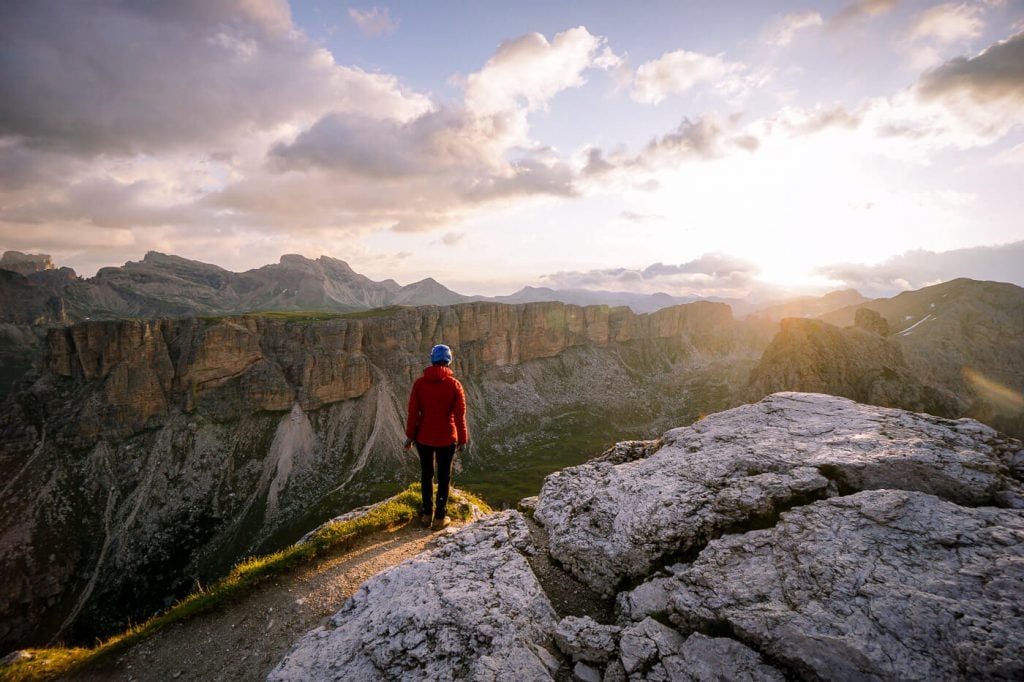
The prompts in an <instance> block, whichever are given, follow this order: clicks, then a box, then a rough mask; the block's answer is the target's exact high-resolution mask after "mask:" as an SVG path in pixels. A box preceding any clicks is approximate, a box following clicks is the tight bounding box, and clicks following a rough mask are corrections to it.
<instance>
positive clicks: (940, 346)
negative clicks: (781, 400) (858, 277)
mask: <svg viewBox="0 0 1024 682" xmlns="http://www.w3.org/2000/svg"><path fill="white" fill-rule="evenodd" d="M862 310H869V311H873V312H875V313H878V315H880V316H881V317H882V318H883V319H884V321H885V322H886V324H887V325H888V328H889V330H890V332H891V333H890V336H889V341H890V343H891V344H892V345H893V346H897V347H899V349H900V350H901V351H902V354H903V357H904V359H905V361H906V364H907V366H908V368H909V369H910V371H911V373H912V375H913V376H914V377H915V378H916V379H917V381H918V382H919V383H921V384H924V385H926V386H928V387H929V389H930V390H931V391H932V393H933V394H941V396H942V402H943V403H944V404H945V405H946V407H945V409H946V413H947V414H948V415H949V416H958V417H959V416H967V417H973V418H975V419H978V420H979V421H983V422H985V423H986V424H990V425H992V426H994V427H995V428H997V429H999V430H1000V431H1004V432H1006V433H1009V434H1011V435H1013V436H1015V437H1017V438H1024V289H1022V288H1021V287H1018V286H1015V285H1013V284H1006V283H1002V282H977V281H974V280H969V279H955V280H952V281H949V282H944V283H942V284H937V285H935V286H931V287H925V288H923V289H920V290H918V291H907V292H904V293H902V294H900V295H898V296H894V297H893V298H889V299H879V300H875V301H871V302H868V303H864V304H862V305H860V306H857V307H852V308H846V309H843V310H839V311H836V312H834V313H830V314H828V315H824V316H822V320H823V321H825V322H828V323H830V324H833V325H837V326H844V325H850V324H854V323H855V316H856V315H858V314H861V312H860V311H862ZM772 389H773V390H783V389H785V390H809V389H808V388H807V387H805V386H801V385H797V384H789V385H785V386H780V385H775V386H773V387H772ZM897 405H898V406H899V407H905V408H910V409H918V408H915V407H914V406H913V405H909V404H897ZM925 409H926V411H933V410H929V409H928V408H925Z"/></svg>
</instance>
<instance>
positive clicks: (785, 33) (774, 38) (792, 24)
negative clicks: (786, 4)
mask: <svg viewBox="0 0 1024 682" xmlns="http://www.w3.org/2000/svg"><path fill="white" fill-rule="evenodd" d="M824 24H825V20H824V19H822V17H821V15H820V14H818V13H817V12H796V13H793V14H787V15H786V16H784V17H782V20H781V21H779V22H778V23H777V24H776V25H775V26H773V27H772V28H771V29H770V30H769V31H768V33H767V35H766V36H765V38H764V41H765V42H766V43H768V44H769V45H774V46H775V47H785V46H787V45H789V44H790V43H792V42H793V40H794V39H795V38H796V36H797V34H799V33H801V32H803V31H806V30H808V29H812V28H818V27H820V26H823V25H824Z"/></svg>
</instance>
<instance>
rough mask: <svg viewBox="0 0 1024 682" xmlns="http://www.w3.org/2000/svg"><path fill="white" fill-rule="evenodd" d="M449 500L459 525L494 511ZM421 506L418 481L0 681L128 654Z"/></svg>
mask: <svg viewBox="0 0 1024 682" xmlns="http://www.w3.org/2000/svg"><path fill="white" fill-rule="evenodd" d="M450 499H451V501H450V503H449V505H448V514H449V516H451V517H452V518H453V519H455V520H458V521H466V520H468V519H469V518H471V516H472V505H476V506H477V507H478V508H480V509H481V510H482V511H483V512H484V513H488V512H490V511H491V509H490V507H488V506H487V503H485V502H484V501H483V500H481V499H479V498H478V497H476V496H475V495H472V494H471V493H467V492H465V491H463V490H454V489H453V490H452V493H451V498H450ZM419 506H420V484H419V483H414V484H412V485H411V486H409V487H408V488H406V489H405V490H403V491H402V492H400V493H398V494H397V495H395V496H394V497H392V498H389V499H387V500H385V501H384V502H382V503H380V504H378V505H376V506H374V507H372V508H371V509H369V510H368V511H367V512H366V513H365V514H362V515H360V516H358V517H356V518H354V519H350V520H348V521H341V522H336V523H329V524H326V525H324V526H323V527H321V528H320V529H319V530H317V531H316V532H315V533H314V534H313V535H312V536H311V537H310V538H308V539H307V540H306V542H304V543H302V544H295V545H291V546H290V547H287V548H286V549H283V550H281V551H280V552H274V553H273V554H267V555H264V556H258V557H251V558H248V559H245V560H244V561H242V562H241V563H239V564H238V565H236V566H235V567H234V568H233V569H231V572H230V573H228V575H227V576H225V577H224V578H221V579H220V580H219V581H217V582H216V583H214V584H213V585H210V586H209V587H205V588H203V587H200V588H199V589H197V590H196V591H195V592H193V593H192V594H190V595H189V596H188V597H186V598H185V599H183V600H181V601H180V602H178V603H177V604H175V605H174V606H172V607H170V608H169V609H168V610H167V611H164V612H163V613H161V614H158V615H156V616H154V617H152V618H150V619H149V620H147V621H146V622H144V623H141V624H139V625H136V626H134V627H131V628H129V629H128V630H126V631H124V632H122V633H120V634H117V635H114V636H113V637H110V638H108V639H106V640H104V641H102V642H99V643H98V644H97V645H96V646H95V647H92V648H85V647H75V648H65V647H57V648H51V649H26V650H25V651H24V660H21V661H18V662H16V663H14V664H13V665H10V666H7V667H5V668H0V680H44V679H49V678H52V677H55V676H57V675H61V674H63V673H68V672H71V671H73V670H77V669H79V668H82V667H84V666H86V665H89V664H91V663H94V662H96V661H99V660H101V659H103V658H105V657H107V656H110V655H111V654H116V653H118V652H121V651H124V650H125V649H127V648H128V647H130V646H132V645H133V644H135V643H137V642H139V641H141V640H143V639H145V638H147V637H149V636H150V635H152V634H153V633H155V632H157V631H158V630H160V629H161V628H163V627H165V626H167V625H170V624H171V623H176V622H178V621H181V620H185V619H187V618H190V617H192V616H194V615H197V614H200V613H205V612H208V611H211V610H213V609H214V608H216V607H217V606H219V605H221V604H223V603H224V602H226V601H228V600H231V599H235V598H238V597H241V596H243V595H245V594H246V593H247V592H248V591H249V590H250V589H252V588H253V587H254V586H256V585H258V584H260V583H261V582H263V581H264V580H265V579H266V578H268V577H270V576H278V575H281V574H283V573H286V572H287V571H290V570H292V569H294V568H296V567H298V566H302V565H304V564H308V563H310V562H311V561H312V560H313V559H315V558H316V557H318V556H322V555H325V554H327V553H328V552H337V551H342V550H345V549H347V548H349V547H351V546H352V544H353V543H354V542H355V541H356V540H359V539H360V538H363V537H366V536H367V535H369V534H371V533H374V532H377V531H384V530H394V529H397V528H400V527H402V526H404V525H405V524H407V523H409V521H411V520H413V519H414V518H416V516H417V514H418V510H419Z"/></svg>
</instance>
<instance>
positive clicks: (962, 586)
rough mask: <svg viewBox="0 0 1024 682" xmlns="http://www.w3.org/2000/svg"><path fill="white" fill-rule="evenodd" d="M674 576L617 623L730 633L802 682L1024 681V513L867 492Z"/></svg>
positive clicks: (737, 540) (649, 589)
mask: <svg viewBox="0 0 1024 682" xmlns="http://www.w3.org/2000/svg"><path fill="white" fill-rule="evenodd" d="M671 571H672V572H673V573H674V575H671V576H668V577H662V578H655V579H653V580H651V581H650V582H648V583H645V584H643V585H641V586H639V587H638V588H636V589H635V590H633V591H632V592H627V593H623V594H621V595H620V596H619V601H618V606H619V609H620V612H621V613H622V614H623V617H624V618H627V619H633V620H642V619H645V618H647V617H648V616H650V615H652V614H655V613H657V614H660V615H661V616H662V617H665V616H667V617H668V618H669V620H670V621H671V622H672V623H673V624H675V625H676V626H677V627H679V628H680V629H681V630H682V631H684V632H686V631H690V630H693V629H703V628H709V627H714V628H719V629H722V628H724V629H726V630H730V631H731V632H732V633H734V635H735V637H736V638H737V639H738V640H739V641H741V642H744V643H746V644H748V645H749V646H751V647H752V648H753V649H755V650H757V651H760V652H761V653H763V654H765V655H768V656H769V657H771V659H772V660H774V661H778V662H780V663H781V664H784V665H785V666H786V667H787V668H788V671H789V672H790V674H793V675H795V676H798V677H802V678H809V679H829V680H888V679H922V680H936V679H1024V600H1022V599H1021V597H1022V595H1024V587H1022V585H1024V513H1022V512H1021V511H1019V510H1008V509H995V508H991V507H981V508H966V507H961V506H958V505H955V504H952V503H950V502H946V501H944V500H941V499H939V498H937V497H935V496H932V495H927V494H924V493H918V492H904V491H895V490H879V491H867V492H862V493H857V494H854V495H850V496H847V497H838V498H834V499H830V500H826V501H820V502H816V503H814V504H811V505H808V506H805V507H801V508H799V509H795V510H792V511H789V512H786V513H785V514H783V515H782V518H781V521H780V523H779V524H778V525H777V526H776V527H774V528H772V529H768V530H760V531H752V532H748V533H745V534H742V535H729V536H725V537H723V538H721V539H718V540H716V541H713V542H712V543H710V544H709V545H708V547H707V548H705V549H704V551H703V552H702V553H701V555H700V557H699V558H698V559H697V560H696V561H695V562H693V563H692V564H689V565H678V566H675V567H673V568H672V569H671ZM644 622H647V621H646V620H644ZM630 636H631V635H630V631H629V630H628V629H627V630H625V631H623V633H622V638H621V642H622V644H621V646H622V649H623V654H622V655H623V662H624V663H625V664H626V669H627V671H628V670H629V669H630V667H629V664H628V663H627V658H626V654H627V643H628V642H630V641H631V640H630ZM634 657H635V656H634Z"/></svg>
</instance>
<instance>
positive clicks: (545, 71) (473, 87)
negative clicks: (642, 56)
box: [466, 26, 618, 116]
mask: <svg viewBox="0 0 1024 682" xmlns="http://www.w3.org/2000/svg"><path fill="white" fill-rule="evenodd" d="M604 43H605V41H604V39H603V38H599V37H597V36H594V35H591V33H590V32H589V31H588V30H587V29H586V28H584V27H582V26H580V27H577V28H573V29H570V30H568V31H563V32H562V33H559V34H557V35H556V36H555V37H554V39H553V40H552V41H550V42H548V39H547V38H545V37H544V36H542V35H541V34H539V33H528V34H526V35H524V36H521V37H519V38H516V39H514V40H507V41H505V42H503V43H502V44H501V45H500V46H499V47H498V51H497V52H496V53H495V54H494V56H493V57H491V58H490V59H489V60H488V61H487V63H486V64H485V65H484V67H483V69H481V70H480V71H478V72H477V73H474V74H472V75H471V76H469V77H468V78H467V79H466V108H467V109H468V110H469V111H471V112H472V113H473V114H474V115H477V116H489V115H493V114H495V113H499V112H507V111H516V110H520V109H523V110H526V111H533V110H536V109H543V108H544V107H546V106H547V103H548V101H549V100H550V99H551V98H552V97H554V96H555V95H556V94H558V93H559V92H561V91H562V90H565V89H567V88H575V87H579V86H581V85H583V83H584V82H585V79H584V76H583V72H584V71H586V70H587V69H590V68H611V67H614V66H616V65H617V64H618V58H617V57H615V55H614V54H612V53H611V51H610V50H608V49H607V48H606V47H605V45H604Z"/></svg>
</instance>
